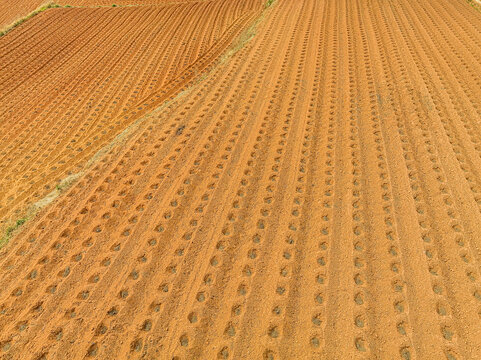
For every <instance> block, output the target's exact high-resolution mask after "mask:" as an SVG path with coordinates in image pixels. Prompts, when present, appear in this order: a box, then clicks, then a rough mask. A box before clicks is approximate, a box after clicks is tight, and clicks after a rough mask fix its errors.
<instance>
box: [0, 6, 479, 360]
mask: <svg viewBox="0 0 481 360" xmlns="http://www.w3.org/2000/svg"><path fill="white" fill-rule="evenodd" d="M214 3H215V1H213V2H212V3H208V4H210V5H209V6H214ZM202 4H203V5H195V6H206V5H204V3H202ZM206 4H207V3H206ZM175 6H185V5H175ZM188 6H193V5H192V4H191V5H188ZM219 6H220V5H219ZM225 7H226V8H229V6H228V5H225ZM221 8H223V7H221ZM85 11H92V10H91V9H89V10H85ZM96 11H103V10H96ZM125 11H126V10H125ZM163 11H167V9H166V10H163ZM176 11H178V10H176ZM239 11H241V12H242V11H244V10H242V9H240V8H239ZM88 14H95V13H88ZM109 14H110V13H109V12H106V13H105V14H104V16H102V19H103V18H104V17H105V16H108V15H109ZM141 14H142V13H140V12H139V10H136V11H134V12H133V13H132V14H130V16H132V17H135V16H138V17H139V18H141ZM126 16H127V15H126ZM150 16H152V15H150ZM159 16H160V15H159ZM91 18H92V16H91V15H89V16H86V17H85V19H91ZM126 19H130V18H129V17H126ZM192 19H194V17H193V18H192ZM192 19H191V20H189V21H193V20H192ZM47 20H48V18H47V17H45V18H44V20H43V21H47ZM39 21H40V20H39ZM105 21H107V20H105ZM129 21H130V20H129ZM220 21H221V20H220V16H219V19H215V20H214V19H211V22H212V24H215V23H218V22H220ZM144 23H145V22H143V21H138V22H137V23H136V24H144ZM247 23H248V22H247V20H246V21H245V22H243V23H242V24H247ZM242 26H244V27H243V28H244V29H245V26H247V25H242ZM242 26H241V27H242ZM32 28H34V26H33V25H32ZM207 28H208V26H207V25H205V26H204V27H202V29H205V30H203V31H205V33H206V34H208V31H207ZM209 28H210V25H209ZM480 28H481V16H480V13H478V12H477V11H475V10H474V9H473V8H472V7H470V6H469V4H467V3H465V2H463V1H447V0H429V1H427V0H426V1H424V0H423V1H414V0H400V1H390V0H368V1H361V0H354V1H336V2H332V1H317V0H303V1H290V0H277V2H276V3H275V4H274V5H273V6H271V7H269V8H268V9H267V10H265V12H264V13H263V15H262V20H261V21H260V22H259V23H258V25H257V27H256V28H255V36H254V37H253V38H252V39H251V40H250V41H243V43H242V45H243V46H240V45H239V46H237V47H236V48H237V49H238V51H237V52H235V53H233V54H232V53H230V55H231V56H230V57H225V58H223V61H221V62H220V63H217V65H216V66H215V67H213V68H212V69H211V70H210V71H209V72H206V73H205V77H204V78H203V79H202V81H200V82H196V83H195V84H193V85H192V86H190V87H188V88H187V87H186V86H185V87H184V90H185V91H184V92H183V93H181V94H180V95H177V96H172V98H171V99H170V101H169V102H168V103H166V104H164V105H163V106H162V107H159V108H157V109H156V110H153V111H151V110H150V108H149V111H145V113H148V115H145V117H144V118H143V121H141V122H139V123H138V128H137V130H136V131H135V132H134V133H133V134H131V136H130V137H129V138H128V139H127V140H126V142H124V143H119V144H117V145H116V146H114V147H113V148H112V149H111V150H110V151H109V152H108V153H107V154H106V155H105V156H104V157H103V158H102V159H101V160H100V161H99V162H98V163H97V164H96V165H95V166H94V167H93V168H92V169H90V170H89V171H88V172H87V173H86V174H85V175H84V176H83V177H82V178H81V179H80V180H79V181H78V182H77V183H76V184H75V185H74V186H73V187H72V188H70V189H69V190H68V191H66V192H65V193H64V194H63V195H62V196H61V197H59V198H58V199H57V201H56V202H55V203H54V204H52V205H51V206H50V207H48V208H46V209H44V211H43V212H42V213H41V214H39V216H38V217H37V218H36V219H35V220H34V221H32V222H30V223H28V224H27V225H26V228H25V229H23V230H24V231H22V232H21V233H20V234H18V235H17V236H16V237H14V238H13V239H12V240H11V241H10V243H9V245H8V246H6V247H5V248H3V249H2V250H1V252H0V271H1V274H2V276H1V277H0V289H1V290H0V329H2V330H1V331H0V342H1V347H0V350H1V351H2V353H0V354H1V356H2V357H3V358H5V359H25V358H27V359H29V358H32V359H77V358H78V359H82V358H84V357H92V358H97V359H119V358H131V359H137V358H142V359H216V358H219V359H312V358H326V359H423V360H424V359H450V360H452V359H476V358H478V357H479V355H478V354H480V353H481V279H480V270H481V269H480V265H479V264H480V263H481V245H480V239H481V226H480V225H479V224H480V223H481V176H480V175H481V144H480V139H481V137H480V135H481V123H480V122H479V119H480V118H481V80H480V78H479V74H481V60H480V59H481V38H480V36H479V29H480ZM136 29H137V31H141V30H140V27H139V28H136ZM25 31H26V30H25ZM148 31H153V30H152V29H150V30H148ZM148 31H147V30H146V33H148ZM185 32H186V34H187V33H188V31H187V30H186V31H185ZM251 32H252V29H251ZM119 36H121V35H119ZM185 36H186V38H189V36H188V35H185ZM206 36H208V35H204V38H205V37H206ZM147 38H148V37H146V38H145V39H147ZM232 38H233V37H229V39H232ZM248 38H249V36H248V35H244V36H243V38H242V39H244V40H247V39H248ZM77 41H78V40H77ZM74 44H75V42H74ZM192 44H193V45H192V47H194V48H196V46H199V47H200V46H201V45H197V43H192ZM19 46H20V45H19ZM226 47H227V46H226ZM226 47H224V49H225V48H226ZM7 48H9V49H10V48H12V49H13V48H14V46H13V45H11V46H8V47H7ZM194 48H193V49H192V51H191V53H192V54H197V53H198V52H199V50H195V49H194ZM12 51H14V50H12ZM18 51H20V50H18ZM100 53H101V52H99V54H100ZM174 53H176V52H175V51H173V52H172V54H174ZM169 54H170V52H169ZM140 55H145V56H154V55H153V54H151V52H150V51H142V52H139V56H140ZM192 56H195V55H192ZM175 61H176V60H173V59H172V60H171V63H172V64H173V63H175ZM181 62H182V61H181ZM150 63H154V62H153V61H152V62H150ZM187 63H188V61H186V64H187ZM172 66H173V65H172ZM124 68H125V71H127V70H128V69H127V68H126V67H125V66H124V65H119V69H124ZM172 68H173V69H174V68H175V69H177V67H175V66H173V67H172ZM172 71H173V70H172ZM109 73H110V72H109ZM111 74H112V76H116V74H117V72H111ZM176 76H177V75H176ZM11 81H12V82H14V83H17V82H19V80H15V81H14V80H13V79H12V80H11ZM126 81H127V80H126ZM28 83H29V82H28V81H25V84H28ZM147 83H149V82H148V81H147V80H145V81H144V82H143V83H142V84H140V83H139V85H137V86H138V87H139V91H147V90H146V89H145V86H146V85H145V84H147ZM163 83H164V84H165V83H167V81H166V80H164V82H163ZM45 84H47V85H49V84H50V83H49V82H48V81H46V80H45ZM52 86H53V85H52ZM134 88H135V87H132V89H134ZM85 91H86V93H87V91H88V90H87V88H86V90H85ZM147 92H148V91H147ZM91 96H92V98H93V99H94V100H95V101H97V100H98V97H97V96H98V95H96V94H95V93H92V95H91ZM102 96H104V95H102ZM105 96H107V94H105ZM87 100H88V99H86V101H87ZM1 104H2V106H3V105H5V106H6V104H4V103H3V102H2V103H1ZM157 106H158V105H157ZM78 114H79V115H78V116H79V118H81V119H84V118H85V115H82V113H80V112H79V113H78ZM142 114H144V113H143V112H142V113H141V114H140V115H142ZM12 116H13V115H12ZM134 117H135V118H136V119H138V118H139V114H137V116H134ZM59 118H60V117H59ZM67 124H69V122H67V121H66V122H65V125H64V126H68V125H67ZM0 125H2V126H7V125H6V124H4V123H2V124H0ZM19 128H20V129H21V127H19ZM14 136H15V134H12V137H14ZM52 136H53V134H52ZM30 139H31V138H30V137H28V136H27V133H25V140H23V141H27V142H28V141H30ZM12 144H14V142H13V140H12ZM29 146H30V145H27V144H26V145H25V148H28V147H29ZM11 151H19V150H18V147H17V146H14V147H12V150H11ZM11 159H12V161H14V162H15V161H16V162H18V168H19V169H20V168H21V164H20V162H21V160H20V159H19V158H18V157H17V156H13V155H11ZM1 161H2V160H0V164H2V163H1ZM40 165H41V163H39V164H38V165H37V166H40ZM26 193H27V194H28V191H27V192H26ZM13 203H15V201H14V202H13Z"/></svg>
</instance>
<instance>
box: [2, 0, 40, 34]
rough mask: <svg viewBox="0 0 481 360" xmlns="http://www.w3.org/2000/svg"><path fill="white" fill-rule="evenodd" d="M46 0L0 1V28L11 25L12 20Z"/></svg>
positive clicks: (26, 13)
mask: <svg viewBox="0 0 481 360" xmlns="http://www.w3.org/2000/svg"><path fill="white" fill-rule="evenodd" d="M46 2H48V1H46V0H15V1H7V0H5V1H1V2H0V30H2V29H4V28H5V27H7V26H9V25H11V24H12V23H13V22H14V21H16V20H18V19H20V18H22V17H24V16H26V15H28V14H29V13H31V12H32V11H34V10H35V9H36V8H38V7H39V6H40V5H42V4H44V3H46Z"/></svg>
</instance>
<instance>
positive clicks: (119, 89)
mask: <svg viewBox="0 0 481 360" xmlns="http://www.w3.org/2000/svg"><path fill="white" fill-rule="evenodd" d="M258 5H259V2H257V1H227V0H222V1H216V2H209V3H207V2H204V3H189V4H177V5H169V6H163V7H160V6H156V7H122V8H115V9H112V8H72V9H50V10H47V11H46V12H44V13H41V14H40V15H38V16H36V17H34V18H32V19H31V20H29V21H28V22H27V23H26V24H25V25H24V26H21V27H20V28H18V29H16V30H15V31H14V32H11V33H8V34H7V35H6V36H4V37H3V38H1V39H0V118H1V119H2V121H1V122H0V221H1V223H0V229H2V230H4V228H5V226H6V225H8V224H9V223H11V221H12V219H14V218H20V217H22V216H23V214H24V213H25V210H26V208H28V206H29V205H31V204H33V203H35V202H37V201H39V200H40V199H42V198H44V197H45V196H46V195H47V194H49V193H50V192H51V191H52V190H54V189H55V187H56V186H57V185H58V184H59V181H60V180H61V179H64V178H66V177H68V176H73V175H75V174H78V173H79V172H80V171H82V170H83V169H84V167H85V164H86V163H87V162H88V160H89V159H91V158H92V156H94V154H95V153H96V152H97V151H99V149H100V148H101V147H103V146H104V145H105V144H106V143H108V141H110V140H112V138H113V137H114V136H115V135H116V134H118V133H119V132H120V131H122V130H124V129H125V128H126V127H127V126H128V125H130V124H131V123H132V122H134V121H135V119H137V118H138V117H139V115H140V114H143V113H146V112H147V111H148V109H152V108H154V107H155V106H158V105H159V104H161V103H162V102H164V101H165V100H166V99H168V98H169V97H170V96H172V95H173V94H175V93H177V92H178V91H179V90H180V89H182V87H183V86H185V85H186V84H187V83H188V82H190V81H192V80H193V79H195V78H196V77H198V76H199V74H200V73H201V72H202V71H204V70H205V69H206V67H208V66H209V65H210V64H211V63H212V61H213V60H215V59H216V58H218V57H219V55H220V54H222V53H223V52H224V51H225V49H226V47H227V46H229V44H230V43H231V41H232V39H233V38H234V37H236V36H237V35H238V34H239V32H240V31H242V29H243V27H244V26H245V25H246V24H248V23H249V22H250V21H252V18H253V17H255V16H256V14H257V15H258V9H259V8H260V6H258ZM2 224H3V226H2Z"/></svg>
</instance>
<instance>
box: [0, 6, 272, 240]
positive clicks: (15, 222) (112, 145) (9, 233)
mask: <svg viewBox="0 0 481 360" xmlns="http://www.w3.org/2000/svg"><path fill="white" fill-rule="evenodd" d="M275 1H276V0H272V1H271V0H269V1H268V2H267V3H266V4H265V8H264V10H263V11H261V12H260V14H259V15H258V16H256V17H255V18H254V19H253V20H252V21H251V22H250V23H249V24H248V26H247V27H246V28H245V29H244V30H243V31H242V32H241V33H240V34H239V35H238V36H237V37H236V38H235V39H234V40H233V41H232V43H231V45H230V46H229V47H228V48H227V49H226V50H225V52H224V53H223V54H221V55H220V56H218V58H217V61H214V65H213V66H211V67H209V68H207V69H206V70H204V71H203V72H200V73H199V74H198V76H197V77H196V78H194V80H192V82H191V85H190V86H188V87H187V88H185V89H183V90H182V89H181V90H180V91H178V92H177V94H176V95H174V96H172V97H170V99H169V100H166V101H164V102H163V103H162V104H161V105H160V106H158V107H156V108H155V109H153V110H151V111H150V112H148V113H146V114H144V115H143V116H141V117H140V118H139V119H138V120H136V121H135V122H134V123H132V124H130V125H129V126H127V128H125V129H124V130H123V131H122V132H121V133H119V134H118V135H117V136H115V138H114V139H113V140H112V141H111V142H109V143H108V144H107V145H105V146H104V147H102V148H101V149H100V150H99V151H97V153H96V154H95V155H94V156H92V157H91V158H90V159H89V160H88V161H87V163H86V165H85V166H84V168H83V169H82V170H81V171H79V172H77V173H75V174H72V175H69V176H67V177H66V178H64V179H62V180H61V181H60V182H59V183H58V184H57V186H56V187H55V188H54V189H53V190H52V191H51V192H50V193H49V194H47V195H46V196H45V197H43V198H42V199H40V200H38V201H37V202H35V203H34V204H32V205H30V206H29V207H28V208H27V209H26V210H25V211H24V212H23V213H22V214H21V215H19V216H18V217H17V218H15V219H12V220H11V221H9V222H8V223H7V224H5V225H4V227H3V229H0V231H1V232H0V233H1V234H3V235H2V237H1V238H0V249H2V248H3V247H5V246H6V245H7V244H8V243H9V241H10V240H11V239H12V238H13V237H14V236H15V235H17V234H19V233H20V232H21V231H22V230H24V228H26V227H27V224H29V222H30V221H31V220H33V219H34V218H35V217H36V216H37V215H38V214H39V213H40V212H41V211H42V210H44V209H46V208H47V207H48V206H49V205H50V204H52V203H54V202H55V201H56V200H57V199H58V198H59V197H60V196H61V195H62V194H63V193H64V192H66V191H67V190H68V189H70V188H71V187H72V186H73V185H74V184H75V183H76V182H77V181H79V179H81V178H82V176H84V175H85V174H86V173H87V172H88V170H89V169H91V168H92V167H93V166H94V165H95V164H97V163H98V162H99V161H100V160H101V159H102V158H103V156H105V155H106V154H107V153H108V152H110V151H115V149H119V150H120V148H122V146H123V145H124V144H125V143H126V142H127V141H128V140H129V139H130V138H131V137H132V136H134V135H135V133H136V131H137V130H138V129H139V126H140V125H141V124H142V123H143V122H145V121H146V120H147V119H148V118H150V117H152V116H154V115H155V114H158V113H160V112H162V111H163V110H164V109H165V108H166V107H167V106H168V105H169V104H170V103H172V102H175V101H176V100H179V99H180V98H182V97H184V96H186V95H187V94H189V93H190V92H192V91H193V90H194V89H195V88H196V87H197V85H198V84H199V83H201V82H202V81H203V80H204V79H205V78H206V77H207V76H208V75H209V73H211V72H213V71H214V69H215V67H216V66H218V65H222V64H223V63H225V62H227V61H228V60H229V59H230V58H232V56H234V55H235V54H236V53H237V52H238V51H239V50H241V49H242V48H243V47H244V46H245V45H246V44H247V43H248V42H249V41H251V40H252V39H253V38H254V36H255V35H256V29H257V26H258V25H259V24H260V22H261V21H262V20H263V19H264V17H265V11H267V10H268V8H269V7H270V6H271V5H272V4H274V3H275ZM52 4H53V3H52ZM56 7H58V6H56ZM142 103H144V101H140V102H139V104H142ZM134 108H135V107H134Z"/></svg>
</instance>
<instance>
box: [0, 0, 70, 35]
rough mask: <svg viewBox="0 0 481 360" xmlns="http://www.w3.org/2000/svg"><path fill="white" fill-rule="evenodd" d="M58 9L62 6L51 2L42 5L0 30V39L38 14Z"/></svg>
mask: <svg viewBox="0 0 481 360" xmlns="http://www.w3.org/2000/svg"><path fill="white" fill-rule="evenodd" d="M59 7H62V6H61V5H59V4H57V3H55V2H53V1H49V2H47V3H43V4H42V5H40V6H39V7H37V8H36V9H35V10H33V11H32V12H30V13H29V14H27V15H25V16H23V17H21V18H19V19H17V20H15V21H14V22H13V23H11V24H10V25H7V26H4V27H3V28H0V37H2V36H5V35H7V34H8V33H9V32H10V31H12V30H13V29H15V28H16V27H18V26H20V25H22V24H23V23H24V22H25V21H27V20H29V19H31V18H33V17H34V16H36V15H38V14H40V13H42V12H44V11H46V10H48V9H54V8H59Z"/></svg>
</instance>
